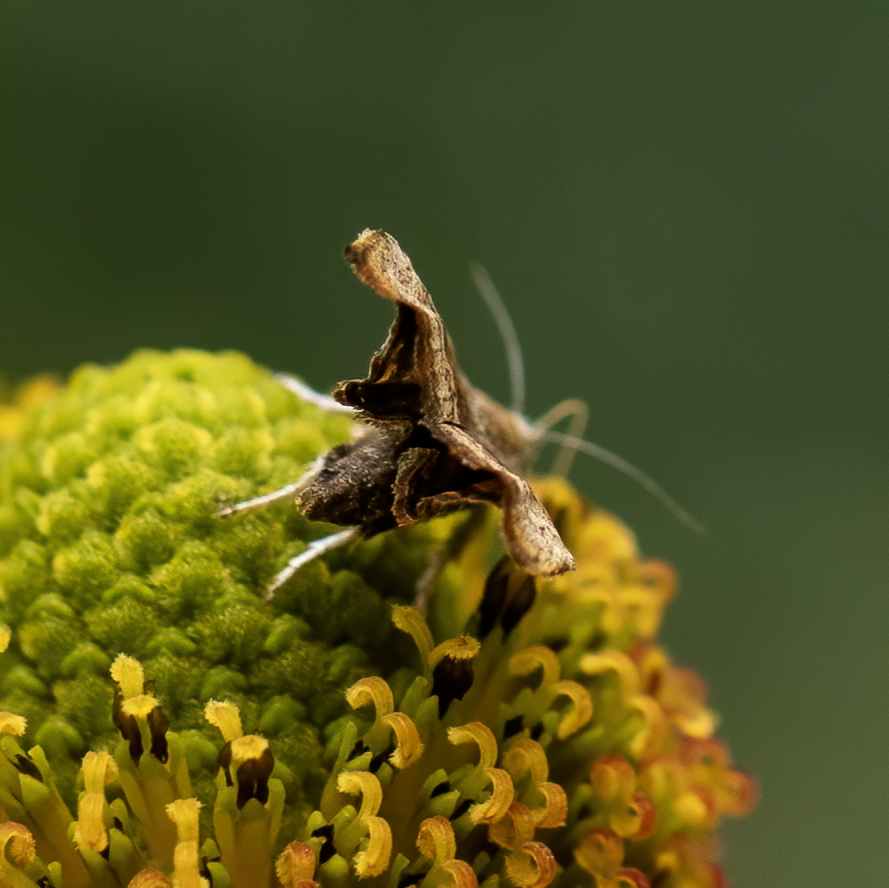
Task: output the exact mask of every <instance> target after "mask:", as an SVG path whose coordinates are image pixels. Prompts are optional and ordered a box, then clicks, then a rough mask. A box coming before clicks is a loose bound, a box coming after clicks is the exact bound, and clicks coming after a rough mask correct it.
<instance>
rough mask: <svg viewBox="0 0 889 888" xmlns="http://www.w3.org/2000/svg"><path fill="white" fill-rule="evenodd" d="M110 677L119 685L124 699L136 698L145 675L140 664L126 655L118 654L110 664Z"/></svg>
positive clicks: (140, 690)
mask: <svg viewBox="0 0 889 888" xmlns="http://www.w3.org/2000/svg"><path fill="white" fill-rule="evenodd" d="M111 677H112V678H113V679H114V680H115V681H116V682H117V683H118V684H119V685H120V692H121V694H123V696H124V698H129V697H136V696H138V695H139V694H141V693H142V688H143V686H144V684H145V673H144V671H143V669H142V664H141V663H140V662H139V661H138V660H136V659H135V658H133V657H128V656H127V655H126V654H118V655H117V658H116V659H115V661H114V662H113V663H112V664H111Z"/></svg>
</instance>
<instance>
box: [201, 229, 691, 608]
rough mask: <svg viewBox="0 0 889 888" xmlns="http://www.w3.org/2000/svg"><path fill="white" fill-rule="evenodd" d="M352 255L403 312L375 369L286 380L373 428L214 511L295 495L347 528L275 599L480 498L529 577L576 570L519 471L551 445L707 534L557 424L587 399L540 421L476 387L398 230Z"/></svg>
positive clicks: (361, 240) (375, 237) (318, 546)
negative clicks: (320, 384)
mask: <svg viewBox="0 0 889 888" xmlns="http://www.w3.org/2000/svg"><path fill="white" fill-rule="evenodd" d="M346 259H347V260H348V261H349V262H350V263H351V265H352V269H353V270H354V272H355V274H356V275H357V277H358V279H359V280H360V281H361V282H362V283H364V284H367V285H368V286H369V287H371V288H372V289H374V290H375V291H376V292H377V293H379V295H380V296H382V297H383V298H384V299H388V300H390V301H391V302H394V303H395V304H396V307H397V309H398V314H397V315H396V318H395V320H394V321H393V323H392V326H391V327H390V328H389V335H388V336H387V338H386V341H385V342H384V343H383V345H382V347H381V348H380V350H379V351H378V352H377V353H376V354H375V355H374V356H373V358H372V359H371V362H370V369H369V370H368V375H367V376H366V377H365V378H364V379H352V380H347V381H344V382H341V383H340V384H339V385H338V386H337V387H336V389H335V391H334V393H333V397H332V398H331V397H328V396H327V395H320V394H318V393H317V392H315V391H313V390H312V389H310V388H308V387H307V386H305V385H304V384H303V383H301V382H300V381H299V380H297V379H294V378H293V377H290V376H279V377H278V378H279V380H280V381H281V382H282V384H284V385H285V386H286V387H287V388H289V389H290V390H291V391H293V392H294V393H295V394H297V395H298V396H299V397H301V398H303V399H305V400H309V401H312V402H314V403H316V404H319V405H320V406H322V407H323V408H324V409H326V410H332V411H339V412H344V413H349V414H350V415H353V416H355V417H356V418H358V419H360V420H363V422H364V425H363V426H359V427H358V428H357V431H356V434H355V435H354V436H353V438H352V440H351V441H349V442H348V443H347V444H341V445H340V446H339V447H335V448H333V450H331V451H330V452H329V453H326V454H324V455H323V456H321V457H319V458H318V459H317V460H316V461H315V463H314V464H313V465H312V466H311V467H310V469H309V470H308V471H307V472H306V474H305V475H304V476H303V477H302V478H300V479H299V480H298V481H295V482H294V483H293V484H288V485H287V486H286V487H283V488H281V489H280V490H276V491H274V492H273V493H270V494H267V495H266V496H261V497H257V498H256V499H252V500H248V501H246V502H243V503H238V504H236V505H234V506H230V507H228V508H225V509H222V510H221V511H220V512H218V513H217V515H218V516H220V517H221V516H224V515H230V514H234V513H237V512H242V511H248V510H250V509H256V508H261V507H263V506H266V505H269V504H271V503H273V502H277V501H279V500H282V499H287V498H295V499H296V501H297V503H298V504H299V505H300V507H301V509H302V511H303V513H304V514H305V515H306V517H308V518H311V519H312V520H315V521H327V522H330V523H332V524H340V525H345V529H344V530H342V531H340V532H339V533H335V534H332V535H331V536H328V537H325V538H323V539H320V540H315V541H314V542H310V543H309V544H308V548H307V550H306V551H305V552H303V553H301V554H300V555H298V556H296V557H295V558H293V559H291V561H290V562H289V563H288V565H287V567H285V568H284V570H282V571H281V572H280V573H279V574H278V575H277V576H276V577H275V579H274V580H273V582H272V583H271V585H270V586H269V592H268V595H269V597H271V596H272V595H273V594H274V592H275V590H276V589H277V588H278V587H279V586H281V585H282V584H283V583H285V582H286V581H287V580H288V579H289V578H290V577H291V576H292V575H293V574H294V573H295V572H296V571H297V570H298V569H299V568H300V567H301V566H302V565H303V564H305V563H307V562H308V561H311V560H312V559H313V558H315V557H317V556H318V555H319V554H321V553H322V552H325V551H328V550H330V549H332V548H335V547H336V546H339V545H342V544H343V543H345V542H347V541H348V540H350V539H354V538H355V537H358V536H364V537H369V536H373V535H374V534H377V533H381V532H382V531H384V530H390V529H392V528H394V527H404V526H406V525H409V524H414V523H416V522H418V521H426V520H428V519H429V518H434V517H435V516H437V515H445V514H447V513H449V512H454V511H457V510H459V509H464V508H467V507H469V506H471V505H473V504H476V503H494V504H495V505H497V506H499V508H500V510H501V512H502V513H503V540H504V543H505V546H506V549H507V551H508V552H509V554H510V555H511V556H512V557H513V559H514V560H515V561H516V562H517V563H518V564H519V566H520V567H522V568H523V569H524V570H525V571H526V572H527V573H528V574H531V575H533V576H553V575H555V574H560V573H564V572H565V571H569V570H573V569H574V558H573V557H572V555H571V553H570V552H569V551H568V549H567V548H566V547H565V544H564V543H563V542H562V539H561V537H560V536H559V533H558V531H557V530H556V528H555V526H554V525H553V522H552V519H551V518H550V517H549V515H548V514H547V512H546V509H544V508H543V506H542V505H541V503H540V501H539V500H538V499H537V497H536V496H535V495H534V491H533V490H531V488H530V487H529V486H528V483H527V482H526V481H525V480H524V479H523V478H522V471H523V468H524V464H525V462H527V461H528V460H529V458H530V456H531V455H532V454H533V453H534V451H535V449H536V448H537V447H538V446H539V445H540V444H541V443H542V442H543V441H551V442H553V443H556V444H560V445H562V446H563V447H564V448H570V449H572V450H575V451H579V452H583V453H587V454H589V455H591V456H594V457H596V458H597V459H600V460H602V461H603V462H605V463H607V464H608V465H611V466H612V467H614V468H616V469H617V470H618V471H620V472H623V473H624V474H626V475H628V476H629V477H631V478H633V479H634V480H635V481H636V482H638V483H639V484H640V485H641V486H642V487H644V488H645V489H646V490H648V491H649V492H650V493H651V494H652V495H654V496H655V497H656V498H657V499H659V500H660V501H661V502H662V503H663V504H664V505H665V506H666V507H667V508H668V509H670V510H671V511H672V512H673V514H674V515H676V517H677V518H679V520H680V521H683V522H684V523H686V524H687V525H688V526H689V527H691V528H693V529H694V530H697V531H702V530H703V528H702V527H701V526H700V525H699V524H698V523H697V522H696V521H695V520H694V518H692V517H691V516H690V515H689V514H688V513H687V512H686V511H685V510H684V509H683V508H682V507H681V506H680V505H679V504H678V503H676V501H675V500H673V498H672V497H670V496H669V495H668V494H667V493H666V492H665V491H664V490H663V489H662V488H661V487H660V485H659V484H657V482H655V481H653V480H652V479H651V478H649V477H648V476H647V475H645V474H644V473H643V472H641V471H640V470H639V469H637V468H636V467H635V466H633V465H632V464H630V463H628V462H627V461H626V460H625V459H623V458H622V457H620V456H617V455H616V454H614V453H611V452H609V451H607V450H605V449H604V448H602V447H599V446H598V445H596V444H593V443H592V442H589V441H585V440H583V439H581V438H579V437H578V435H579V434H580V431H579V430H577V431H575V432H574V433H572V434H568V435H566V434H563V433H561V432H556V431H553V430H552V429H550V428H549V427H548V426H550V425H552V424H553V423H556V422H559V421H560V420H561V419H564V418H565V417H566V416H569V415H574V416H575V419H580V424H581V425H582V424H583V423H584V422H585V416H586V405H584V404H583V403H582V402H578V401H576V400H569V401H565V402H563V403H562V404H561V405H557V406H556V407H554V408H553V409H552V410H551V411H550V412H549V413H548V414H547V415H546V416H545V417H543V419H541V420H539V421H538V422H537V423H536V424H534V425H531V424H530V423H528V422H527V421H526V420H525V419H524V417H522V416H521V414H520V413H519V412H518V409H520V408H517V409H516V410H510V409H507V408H506V407H504V406H502V405H501V404H498V403H497V402H496V401H494V400H493V399H491V398H489V397H488V396H487V395H486V394H485V393H484V392H482V391H480V390H479V389H477V388H475V387H474V386H472V385H471V384H470V383H469V380H468V379H467V378H466V376H465V375H464V374H463V372H462V371H461V370H460V367H459V365H458V364H457V360H456V357H455V353H454V347H453V344H452V343H451V339H450V337H449V336H448V332H447V330H446V328H445V326H444V322H443V321H442V319H441V317H440V316H439V314H438V312H437V311H436V309H435V305H434V304H433V302H432V297H431V296H430V295H429V292H428V291H427V290H426V288H425V287H424V286H423V282H422V281H421V280H420V278H419V276H418V275H417V273H416V271H414V267H413V265H411V261H410V259H408V257H407V255H406V254H405V253H404V251H403V250H402V249H401V247H400V246H399V245H398V242H397V241H396V240H395V238H394V237H392V236H391V235H390V234H387V233H386V232H385V231H382V230H376V231H373V230H371V229H367V230H365V231H363V232H361V234H360V235H359V236H358V238H357V239H356V240H355V241H354V242H353V243H351V244H349V246H347V247H346ZM481 285H482V286H481V289H482V292H483V295H484V288H485V287H486V286H490V287H493V285H491V284H490V280H489V279H487V283H486V282H485V280H482V281H481ZM485 298H486V300H487V301H488V302H489V303H491V302H492V301H495V304H494V305H493V306H492V308H493V310H494V311H495V313H500V312H505V308H503V307H502V305H499V306H498V305H497V304H496V301H498V300H499V297H498V296H496V293H495V294H494V296H493V297H492V296H491V295H490V293H489V294H488V295H486V296H485ZM506 323H507V324H509V321H508V319H507V321H506ZM510 328H511V325H510ZM508 332H509V333H510V334H512V335H514V331H512V330H511V329H510V330H509V331H508ZM516 350H517V346H515V348H514V349H513V351H514V352H515V351H516ZM511 357H513V358H514V357H516V355H515V354H514V353H513V354H512V355H511ZM519 363H520V361H519ZM574 426H575V429H577V424H576V423H575V424H574Z"/></svg>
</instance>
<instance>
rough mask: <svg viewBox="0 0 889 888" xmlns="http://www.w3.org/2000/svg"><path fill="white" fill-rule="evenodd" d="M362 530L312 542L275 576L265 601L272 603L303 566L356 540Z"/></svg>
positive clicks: (335, 534) (346, 531)
mask: <svg viewBox="0 0 889 888" xmlns="http://www.w3.org/2000/svg"><path fill="white" fill-rule="evenodd" d="M360 530H361V528H360V527H347V528H346V529H345V530H341V531H339V532H338V533H332V534H331V535H330V536H326V537H322V538H321V539H320V540H312V542H311V543H309V544H308V548H307V549H306V551H305V552H300V553H299V555H297V556H296V557H295V558H291V559H290V561H288V562H287V567H285V568H284V570H282V571H280V572H279V573H277V574H276V575H275V578H274V579H273V580H272V581H271V583H269V587H268V589H267V590H266V593H265V600H266V601H271V600H272V599H273V598H274V597H275V592H277V591H278V589H280V588H281V586H283V585H284V584H285V583H286V582H287V581H288V580H289V579H290V578H291V577H292V576H293V575H294V574H295V573H296V572H297V571H298V570H299V569H300V568H301V567H302V566H303V565H305V564H308V563H309V562H310V561H314V560H315V559H316V558H317V557H318V556H319V555H323V554H324V553H325V552H329V551H330V550H331V549H336V548H338V547H339V546H342V545H344V544H345V543H348V542H349V540H352V539H354V538H355V537H356V536H357V535H358V533H359V531H360Z"/></svg>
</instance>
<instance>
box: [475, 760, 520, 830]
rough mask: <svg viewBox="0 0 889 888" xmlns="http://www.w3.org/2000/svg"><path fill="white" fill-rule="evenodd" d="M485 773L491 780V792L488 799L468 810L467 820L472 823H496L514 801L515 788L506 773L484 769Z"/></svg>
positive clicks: (495, 769)
mask: <svg viewBox="0 0 889 888" xmlns="http://www.w3.org/2000/svg"><path fill="white" fill-rule="evenodd" d="M485 773H486V774H487V775H488V777H490V778H491V786H492V788H493V792H492V793H491V797H490V798H489V799H487V800H486V801H484V802H479V803H478V804H476V805H473V806H472V807H471V808H470V809H469V818H470V820H472V822H473V823H496V822H497V821H498V820H500V818H501V817H503V816H504V815H505V814H506V812H507V811H508V810H509V806H510V805H511V804H512V803H513V801H515V786H514V785H513V782H512V777H510V776H509V772H508V771H504V770H503V769H502V768H485Z"/></svg>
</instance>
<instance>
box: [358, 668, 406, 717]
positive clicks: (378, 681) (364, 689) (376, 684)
mask: <svg viewBox="0 0 889 888" xmlns="http://www.w3.org/2000/svg"><path fill="white" fill-rule="evenodd" d="M346 702H347V703H348V704H349V705H350V706H351V707H352V708H353V709H358V708H359V707H360V706H366V705H367V704H368V703H373V706H374V709H375V710H376V716H377V718H382V717H383V716H384V715H389V713H390V712H392V711H393V710H394V709H395V700H394V699H393V697H392V689H391V688H390V687H389V685H388V684H387V683H386V681H385V680H384V679H382V678H380V677H379V676H378V675H371V676H368V677H367V678H362V679H361V680H360V681H356V682H355V684H353V685H352V687H351V688H349V689H348V690H347V691H346Z"/></svg>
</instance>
